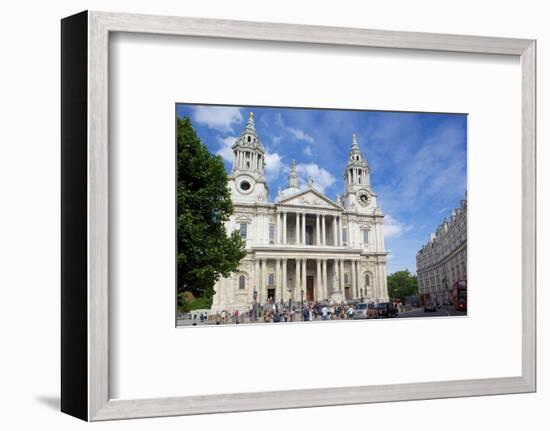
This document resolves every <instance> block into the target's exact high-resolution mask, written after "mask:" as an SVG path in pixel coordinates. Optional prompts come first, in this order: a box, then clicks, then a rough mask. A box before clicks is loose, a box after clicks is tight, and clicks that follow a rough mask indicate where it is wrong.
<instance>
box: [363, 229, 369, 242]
mask: <svg viewBox="0 0 550 431" xmlns="http://www.w3.org/2000/svg"><path fill="white" fill-rule="evenodd" d="M368 243H369V230H368V229H363V245H367V244H368Z"/></svg>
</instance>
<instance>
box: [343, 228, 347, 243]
mask: <svg viewBox="0 0 550 431" xmlns="http://www.w3.org/2000/svg"><path fill="white" fill-rule="evenodd" d="M342 242H343V243H344V245H347V244H348V230H347V229H346V228H344V229H342Z"/></svg>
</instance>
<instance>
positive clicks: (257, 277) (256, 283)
mask: <svg viewBox="0 0 550 431" xmlns="http://www.w3.org/2000/svg"><path fill="white" fill-rule="evenodd" d="M260 280H261V276H260V259H258V258H256V259H254V286H252V287H253V289H252V302H254V289H256V292H258V293H257V294H258V295H259V293H260V292H259V291H258V289H259V287H260ZM258 298H259V296H256V299H257V300H258Z"/></svg>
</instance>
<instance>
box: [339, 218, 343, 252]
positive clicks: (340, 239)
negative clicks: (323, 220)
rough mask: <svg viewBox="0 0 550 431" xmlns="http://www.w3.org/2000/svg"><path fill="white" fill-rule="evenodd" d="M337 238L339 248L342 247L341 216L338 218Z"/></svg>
mask: <svg viewBox="0 0 550 431" xmlns="http://www.w3.org/2000/svg"><path fill="white" fill-rule="evenodd" d="M338 238H339V244H340V246H343V245H344V239H343V238H342V216H338Z"/></svg>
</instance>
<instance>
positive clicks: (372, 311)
mask: <svg viewBox="0 0 550 431" xmlns="http://www.w3.org/2000/svg"><path fill="white" fill-rule="evenodd" d="M353 310H354V313H353V319H375V318H376V317H378V312H377V311H376V308H375V306H374V304H367V303H365V302H360V303H358V304H356V305H355V307H353Z"/></svg>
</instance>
